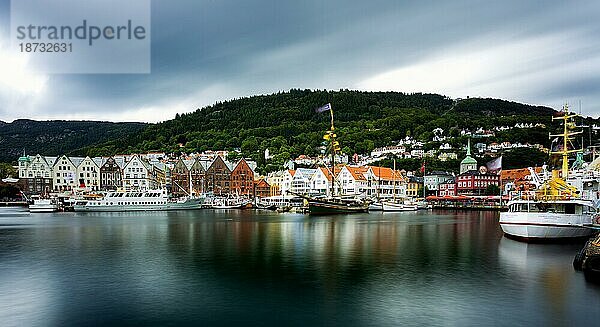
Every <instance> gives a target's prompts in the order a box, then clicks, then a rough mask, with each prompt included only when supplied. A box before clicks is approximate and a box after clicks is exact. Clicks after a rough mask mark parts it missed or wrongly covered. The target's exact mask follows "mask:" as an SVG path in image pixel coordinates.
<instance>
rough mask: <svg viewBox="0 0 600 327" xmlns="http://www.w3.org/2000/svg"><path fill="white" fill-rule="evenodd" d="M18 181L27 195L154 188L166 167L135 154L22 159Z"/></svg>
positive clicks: (162, 180)
mask: <svg viewBox="0 0 600 327" xmlns="http://www.w3.org/2000/svg"><path fill="white" fill-rule="evenodd" d="M18 168H19V179H20V180H21V181H22V186H23V189H24V191H25V192H26V193H29V194H41V193H49V192H64V191H74V190H77V189H86V190H90V191H98V190H114V189H117V188H124V189H154V188H160V187H163V186H164V185H165V184H166V175H165V171H166V166H165V165H164V164H163V163H161V162H154V163H150V162H149V161H147V160H145V159H143V158H142V157H140V156H138V155H131V156H116V157H95V158H90V157H85V158H83V157H69V156H66V155H62V156H59V157H49V156H41V155H39V154H38V155H36V156H23V157H21V158H19V166H18Z"/></svg>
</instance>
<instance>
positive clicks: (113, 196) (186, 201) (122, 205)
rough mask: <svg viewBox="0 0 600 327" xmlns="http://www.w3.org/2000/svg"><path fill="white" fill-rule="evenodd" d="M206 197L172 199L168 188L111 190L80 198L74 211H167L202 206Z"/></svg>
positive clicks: (74, 206)
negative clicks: (90, 197) (94, 196)
mask: <svg viewBox="0 0 600 327" xmlns="http://www.w3.org/2000/svg"><path fill="white" fill-rule="evenodd" d="M203 203H204V197H192V196H188V197H183V198H178V199H170V198H169V196H168V194H167V191H166V190H140V191H117V192H109V193H107V194H106V195H105V196H103V197H101V198H98V199H94V200H78V201H76V202H75V204H74V205H73V210H74V211H79V212H93V211H112V212H115V211H167V210H193V209H200V208H202V204H203Z"/></svg>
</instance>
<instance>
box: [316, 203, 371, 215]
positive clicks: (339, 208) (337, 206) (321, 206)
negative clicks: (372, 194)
mask: <svg viewBox="0 0 600 327" xmlns="http://www.w3.org/2000/svg"><path fill="white" fill-rule="evenodd" d="M368 211H369V207H368V206H366V205H364V206H363V205H360V206H359V205H352V204H344V203H328V202H313V201H309V203H308V212H309V213H310V214H316V215H332V214H347V213H361V212H368Z"/></svg>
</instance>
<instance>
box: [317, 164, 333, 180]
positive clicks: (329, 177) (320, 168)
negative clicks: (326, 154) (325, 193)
mask: <svg viewBox="0 0 600 327" xmlns="http://www.w3.org/2000/svg"><path fill="white" fill-rule="evenodd" d="M319 170H320V171H321V172H322V173H323V175H325V178H327V180H328V181H330V182H331V181H332V180H333V178H332V176H331V170H329V169H327V168H325V167H319Z"/></svg>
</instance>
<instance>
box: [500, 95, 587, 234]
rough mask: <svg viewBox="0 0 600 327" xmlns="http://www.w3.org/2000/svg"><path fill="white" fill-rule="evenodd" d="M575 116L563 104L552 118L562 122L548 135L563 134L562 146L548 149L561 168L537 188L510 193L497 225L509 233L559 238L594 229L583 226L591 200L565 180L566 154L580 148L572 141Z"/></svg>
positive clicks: (577, 133) (566, 168)
mask: <svg viewBox="0 0 600 327" xmlns="http://www.w3.org/2000/svg"><path fill="white" fill-rule="evenodd" d="M577 116H578V115H577V114H573V113H570V112H569V107H568V105H565V106H564V108H563V114H562V115H561V116H560V117H553V118H552V120H559V121H562V125H563V126H562V131H563V132H562V133H560V134H556V135H550V137H561V138H562V148H560V147H559V149H558V150H557V151H553V152H551V154H555V155H560V156H561V158H562V164H561V169H560V171H559V170H553V171H552V177H551V178H550V179H548V180H546V181H545V182H544V183H543V184H541V185H540V187H539V188H538V189H537V190H535V191H526V192H518V193H517V194H514V196H512V197H511V199H510V201H509V202H508V204H507V205H508V212H501V213H500V226H501V227H502V230H503V231H504V233H505V235H507V236H508V237H512V238H516V239H519V240H524V241H536V240H559V239H569V238H578V237H588V236H590V235H592V234H593V233H594V231H593V230H592V229H589V228H586V227H584V226H586V225H589V224H591V223H592V221H593V215H594V214H595V213H596V206H595V205H594V201H593V200H592V199H586V198H583V197H582V192H581V190H580V189H578V188H576V187H575V186H573V185H571V184H569V183H568V182H567V179H568V177H569V154H572V153H575V152H581V149H576V147H575V143H574V142H573V141H574V140H575V138H574V136H575V135H579V134H581V133H582V132H581V131H577V130H576V129H577V125H576V124H575V121H574V118H575V117H577ZM569 147H571V150H569ZM559 173H560V174H559ZM560 175H562V176H560Z"/></svg>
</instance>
